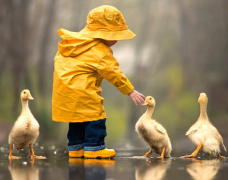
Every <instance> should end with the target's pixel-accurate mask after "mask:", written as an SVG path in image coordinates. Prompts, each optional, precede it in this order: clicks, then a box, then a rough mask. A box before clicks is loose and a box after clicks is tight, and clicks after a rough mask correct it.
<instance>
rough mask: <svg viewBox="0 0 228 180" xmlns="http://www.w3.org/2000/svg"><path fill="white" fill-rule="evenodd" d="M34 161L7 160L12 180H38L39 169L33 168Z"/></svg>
mask: <svg viewBox="0 0 228 180" xmlns="http://www.w3.org/2000/svg"><path fill="white" fill-rule="evenodd" d="M34 161H35V160H34V159H32V160H29V161H28V162H27V161H25V162H23V163H22V162H21V161H15V162H14V161H13V160H12V159H10V160H9V171H10V174H11V177H12V180H39V169H38V168H36V167H33V165H34Z"/></svg>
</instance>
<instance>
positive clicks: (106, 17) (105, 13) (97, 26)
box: [80, 5, 135, 41]
mask: <svg viewBox="0 0 228 180" xmlns="http://www.w3.org/2000/svg"><path fill="white" fill-rule="evenodd" d="M80 33H82V34H87V35H89V36H91V37H93V38H100V39H105V40H113V41H118V40H128V39H132V38H133V37H135V34H134V33H133V32H132V31H131V30H129V29H128V27H127V24H126V21H125V19H124V17H123V15H122V13H121V12H120V11H119V10H118V9H117V8H115V7H113V6H108V5H103V6H99V7H97V8H95V9H93V10H91V11H90V12H89V14H88V17H87V25H86V26H85V28H84V29H82V30H81V31H80Z"/></svg>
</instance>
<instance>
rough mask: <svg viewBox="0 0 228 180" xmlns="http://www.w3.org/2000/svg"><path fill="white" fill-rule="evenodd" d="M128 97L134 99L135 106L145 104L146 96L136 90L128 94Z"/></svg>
mask: <svg viewBox="0 0 228 180" xmlns="http://www.w3.org/2000/svg"><path fill="white" fill-rule="evenodd" d="M128 96H129V98H131V99H132V101H133V102H134V103H135V105H137V102H138V103H139V104H141V105H142V104H143V103H144V100H145V96H144V95H143V94H141V93H139V92H138V91H136V90H133V91H132V92H131V93H130V94H128Z"/></svg>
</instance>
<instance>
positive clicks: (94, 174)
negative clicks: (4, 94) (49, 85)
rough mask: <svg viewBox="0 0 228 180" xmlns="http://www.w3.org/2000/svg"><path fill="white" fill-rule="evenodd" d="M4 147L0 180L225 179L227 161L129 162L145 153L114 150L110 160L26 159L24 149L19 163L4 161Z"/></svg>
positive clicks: (45, 152)
mask: <svg viewBox="0 0 228 180" xmlns="http://www.w3.org/2000/svg"><path fill="white" fill-rule="evenodd" d="M7 146H8V145H5V146H1V147H0V180H30V179H31V180H52V179H53V180H104V179H107V180H134V179H137V180H147V179H153V180H162V179H164V180H174V179H175V180H182V179H184V180H191V179H195V180H211V179H219V180H220V179H221V180H224V179H228V158H225V159H216V158H210V157H206V156H203V157H198V158H197V159H182V158H179V157H172V158H165V159H164V160H162V159H156V158H152V159H149V158H133V157H132V156H133V155H143V154H144V153H145V152H146V151H145V150H117V156H116V157H115V158H114V159H81V158H70V159H69V158H68V152H67V150H62V149H56V147H55V146H51V147H49V148H44V147H42V146H41V147H39V148H38V147H37V148H35V149H34V150H35V154H36V155H39V156H40V155H42V156H46V157H47V159H45V160H38V159H37V160H31V159H29V158H27V155H28V154H29V151H28V149H27V150H25V151H23V152H19V153H18V154H17V153H16V152H15V151H14V152H13V154H14V155H17V156H22V159H19V160H11V161H9V160H8V147H7Z"/></svg>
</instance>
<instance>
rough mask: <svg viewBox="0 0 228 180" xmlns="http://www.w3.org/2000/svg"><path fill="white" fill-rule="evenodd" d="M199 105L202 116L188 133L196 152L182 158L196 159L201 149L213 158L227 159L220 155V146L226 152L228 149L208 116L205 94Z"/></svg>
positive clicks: (201, 94) (202, 95)
mask: <svg viewBox="0 0 228 180" xmlns="http://www.w3.org/2000/svg"><path fill="white" fill-rule="evenodd" d="M198 103H199V104H200V116H199V118H198V120H197V121H196V123H195V124H193V125H192V126H191V127H190V129H189V130H188V131H187V132H186V136H188V138H189V139H190V140H191V141H192V142H193V143H194V144H195V145H196V146H197V148H196V150H195V151H194V152H193V153H192V154H191V155H186V156H181V157H182V158H194V157H196V156H197V154H198V152H199V150H200V149H202V150H203V151H204V152H205V153H209V154H210V155H211V156H216V157H218V158H225V157H224V156H221V155H220V147H219V146H220V144H222V146H223V148H224V150H225V151H226V147H225V146H224V144H223V139H222V136H221V135H220V134H219V132H218V130H217V129H216V128H215V127H214V126H213V125H212V124H211V122H210V121H209V118H208V116H207V103H208V98H207V95H206V94H205V93H200V96H199V99H198Z"/></svg>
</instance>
